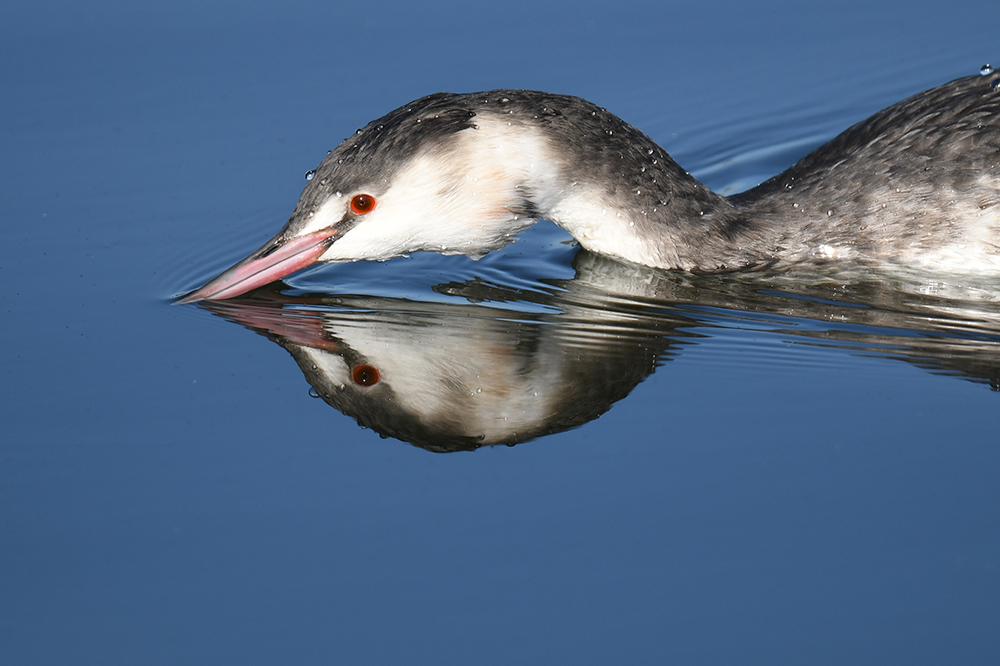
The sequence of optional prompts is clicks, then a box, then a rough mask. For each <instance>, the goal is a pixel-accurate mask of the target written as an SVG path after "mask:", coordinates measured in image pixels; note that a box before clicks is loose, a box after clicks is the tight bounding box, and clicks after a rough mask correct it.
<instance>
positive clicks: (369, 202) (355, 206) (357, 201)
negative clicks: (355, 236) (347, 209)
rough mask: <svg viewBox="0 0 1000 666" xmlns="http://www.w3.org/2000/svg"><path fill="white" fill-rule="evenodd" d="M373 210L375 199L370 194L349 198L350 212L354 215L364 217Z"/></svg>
mask: <svg viewBox="0 0 1000 666" xmlns="http://www.w3.org/2000/svg"><path fill="white" fill-rule="evenodd" d="M374 208H375V197H373V196H372V195H370V194H355V195H354V196H353V197H352V198H351V210H353V211H354V213H355V214H356V215H364V214H365V213H370V212H372V209H374Z"/></svg>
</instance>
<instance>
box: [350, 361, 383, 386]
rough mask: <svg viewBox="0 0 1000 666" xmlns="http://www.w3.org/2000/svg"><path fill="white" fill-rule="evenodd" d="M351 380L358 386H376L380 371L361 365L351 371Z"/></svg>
mask: <svg viewBox="0 0 1000 666" xmlns="http://www.w3.org/2000/svg"><path fill="white" fill-rule="evenodd" d="M351 379H353V380H354V383H355V384H357V385H358V386H374V385H375V384H378V380H379V376H378V370H376V369H375V368H373V367H372V366H370V365H359V366H358V367H356V368H354V370H352V371H351Z"/></svg>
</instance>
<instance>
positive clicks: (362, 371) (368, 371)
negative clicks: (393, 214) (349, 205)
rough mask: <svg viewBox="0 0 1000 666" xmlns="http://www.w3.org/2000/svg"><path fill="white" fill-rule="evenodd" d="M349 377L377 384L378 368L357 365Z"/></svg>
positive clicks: (368, 384) (367, 384) (365, 383)
mask: <svg viewBox="0 0 1000 666" xmlns="http://www.w3.org/2000/svg"><path fill="white" fill-rule="evenodd" d="M355 198H357V197H355ZM351 379H353V380H354V383H355V384H357V385H358V386H374V385H375V384H378V380H379V374H378V370H377V369H375V368H373V367H372V366H370V365H359V366H357V367H355V368H354V370H352V371H351Z"/></svg>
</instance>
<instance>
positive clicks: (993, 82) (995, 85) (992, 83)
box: [990, 79, 1000, 90]
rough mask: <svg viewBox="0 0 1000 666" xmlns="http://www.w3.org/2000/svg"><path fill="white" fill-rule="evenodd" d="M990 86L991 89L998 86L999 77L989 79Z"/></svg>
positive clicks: (999, 85)
mask: <svg viewBox="0 0 1000 666" xmlns="http://www.w3.org/2000/svg"><path fill="white" fill-rule="evenodd" d="M990 88H992V89H993V90H996V89H997V88H1000V79H993V80H992V81H990Z"/></svg>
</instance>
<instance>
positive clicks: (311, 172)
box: [306, 169, 316, 180]
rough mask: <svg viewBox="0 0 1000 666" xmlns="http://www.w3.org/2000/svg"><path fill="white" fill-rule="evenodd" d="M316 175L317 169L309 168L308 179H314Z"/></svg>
mask: <svg viewBox="0 0 1000 666" xmlns="http://www.w3.org/2000/svg"><path fill="white" fill-rule="evenodd" d="M315 175H316V169H309V171H306V180H312V179H313V176H315Z"/></svg>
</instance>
